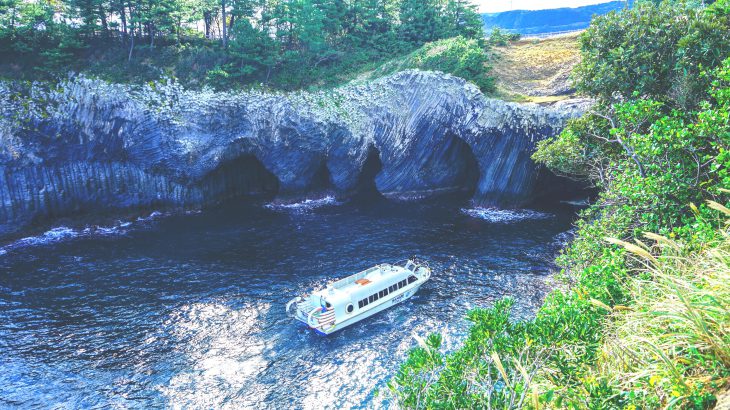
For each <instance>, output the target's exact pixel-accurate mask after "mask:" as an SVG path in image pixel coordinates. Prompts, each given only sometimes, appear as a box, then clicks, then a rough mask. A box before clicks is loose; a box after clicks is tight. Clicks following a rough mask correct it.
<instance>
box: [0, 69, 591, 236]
mask: <svg viewBox="0 0 730 410" xmlns="http://www.w3.org/2000/svg"><path fill="white" fill-rule="evenodd" d="M0 109H1V110H2V113H3V114H2V118H1V119H0V225H1V227H0V234H1V233H3V232H8V231H10V230H13V229H17V228H18V227H20V226H23V225H24V224H26V223H29V222H31V221H33V220H35V219H39V218H53V217H58V216H63V215H68V214H72V213H83V212H91V211H110V210H117V209H134V208H138V207H174V208H185V207H198V206H202V205H205V204H209V203H214V202H218V201H221V200H225V199H227V198H232V197H238V196H243V195H252V194H265V195H269V196H271V197H272V198H276V199H277V200H288V199H294V198H298V197H302V196H305V195H313V194H316V193H318V192H331V193H334V194H336V195H339V196H347V195H352V194H354V193H356V192H358V191H362V190H368V189H371V190H372V189H377V191H379V192H380V193H382V194H383V195H385V196H387V197H396V198H419V197H424V196H430V195H435V194H438V193H443V192H453V191H467V192H469V193H471V195H473V200H474V201H475V202H476V203H477V204H479V205H486V206H503V207H510V206H518V205H520V204H523V203H525V202H527V201H529V200H531V199H532V198H534V195H535V192H536V189H535V184H536V181H538V179H539V178H540V172H541V171H540V170H538V169H537V168H536V166H535V165H534V164H533V162H532V161H531V160H530V154H531V152H532V151H533V149H534V146H535V143H536V142H537V141H539V140H541V139H543V138H546V137H548V136H552V135H555V134H556V133H558V132H559V131H560V129H561V128H562V127H563V126H564V124H565V121H566V120H567V119H569V118H571V117H575V116H577V115H579V114H580V113H581V112H582V110H583V106H582V105H580V104H578V105H575V104H573V105H571V104H569V103H567V104H566V103H564V104H562V105H556V106H553V107H550V108H545V107H539V106H535V105H518V104H511V103H505V102H502V101H499V100H492V99H488V98H485V97H484V96H483V95H482V94H481V93H480V92H479V90H478V89H477V88H476V87H474V86H472V85H470V84H468V83H466V82H464V81H463V80H461V79H458V78H455V77H452V76H448V75H444V74H440V73H432V72H420V71H406V72H402V73H398V74H395V75H392V76H390V77H386V78H383V79H380V80H376V81H373V82H370V83H367V84H352V85H348V86H346V87H342V88H339V89H336V90H333V91H327V92H313V93H305V92H301V93H293V94H275V93H262V92H248V93H217V92H213V91H205V90H204V91H188V90H184V89H182V88H181V87H180V86H179V85H177V84H176V83H174V82H168V83H157V84H149V85H147V86H138V87H131V86H126V85H118V84H117V85H115V84H108V83H105V82H101V81H97V80H90V79H87V78H83V77H78V78H74V79H70V80H68V81H64V82H61V83H59V84H57V85H54V86H48V85H42V84H36V85H33V86H19V85H11V84H0ZM544 188H545V187H543V191H544ZM548 188H549V187H548Z"/></svg>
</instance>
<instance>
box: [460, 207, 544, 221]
mask: <svg viewBox="0 0 730 410" xmlns="http://www.w3.org/2000/svg"><path fill="white" fill-rule="evenodd" d="M461 212H462V213H463V214H465V215H468V216H471V217H472V218H479V219H484V220H485V221H489V222H492V223H510V222H517V221H523V220H527V219H550V218H553V217H555V215H553V214H549V213H546V212H538V211H533V210H531V209H499V208H481V207H476V208H462V209H461Z"/></svg>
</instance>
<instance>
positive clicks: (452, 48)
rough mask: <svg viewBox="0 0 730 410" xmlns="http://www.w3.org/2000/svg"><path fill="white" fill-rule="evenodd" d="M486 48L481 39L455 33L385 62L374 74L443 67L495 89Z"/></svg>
mask: <svg viewBox="0 0 730 410" xmlns="http://www.w3.org/2000/svg"><path fill="white" fill-rule="evenodd" d="M488 61H489V56H488V54H487V49H486V48H485V45H484V44H482V42H481V41H478V40H474V39H467V38H464V37H454V38H449V39H446V40H439V41H434V42H432V43H426V44H425V45H424V46H423V47H421V48H419V49H418V50H416V51H414V52H412V53H411V54H409V55H407V56H406V57H404V58H401V59H397V60H394V61H391V62H389V63H387V64H384V65H383V66H382V67H380V68H379V69H378V70H376V71H375V72H374V73H373V74H372V75H371V76H373V77H377V76H381V75H385V74H390V73H392V72H395V71H400V70H406V69H410V68H417V69H420V70H431V71H441V72H444V73H448V74H453V75H455V76H457V77H461V78H464V79H466V80H468V81H471V82H472V83H474V84H476V85H477V86H478V87H479V89H481V90H482V91H483V92H485V93H489V92H492V91H494V78H492V77H491V76H490V75H489V72H490V71H491V67H490V66H489V64H488Z"/></svg>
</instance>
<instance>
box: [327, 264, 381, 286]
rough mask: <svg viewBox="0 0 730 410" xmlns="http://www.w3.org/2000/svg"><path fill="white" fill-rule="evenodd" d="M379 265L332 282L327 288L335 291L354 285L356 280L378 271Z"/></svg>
mask: <svg viewBox="0 0 730 410" xmlns="http://www.w3.org/2000/svg"><path fill="white" fill-rule="evenodd" d="M380 266H381V265H375V266H373V267H371V268H368V269H365V270H364V271H362V272H358V273H356V274H354V275H350V276H348V277H346V278H342V279H340V280H337V281H334V282H332V283H330V284H329V286H332V287H333V288H335V289H339V288H344V287H345V286H347V285H349V284H351V283H354V282H355V281H356V280H359V279H362V278H364V277H365V276H367V275H368V273H371V272H375V271H376V270H378V269H380Z"/></svg>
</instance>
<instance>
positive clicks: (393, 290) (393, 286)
mask: <svg viewBox="0 0 730 410" xmlns="http://www.w3.org/2000/svg"><path fill="white" fill-rule="evenodd" d="M388 290H389V291H391V292H395V290H396V287H395V285H390V286H389V287H388Z"/></svg>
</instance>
